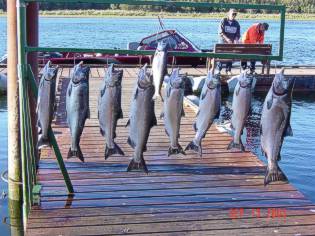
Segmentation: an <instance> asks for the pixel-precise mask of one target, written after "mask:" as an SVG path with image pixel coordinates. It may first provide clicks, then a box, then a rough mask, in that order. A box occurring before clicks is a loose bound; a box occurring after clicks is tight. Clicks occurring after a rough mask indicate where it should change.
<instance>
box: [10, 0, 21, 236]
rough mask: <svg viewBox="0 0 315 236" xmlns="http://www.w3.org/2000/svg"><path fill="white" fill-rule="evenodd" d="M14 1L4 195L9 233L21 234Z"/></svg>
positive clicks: (11, 28) (11, 8) (11, 12)
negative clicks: (5, 194)
mask: <svg viewBox="0 0 315 236" xmlns="http://www.w3.org/2000/svg"><path fill="white" fill-rule="evenodd" d="M16 10H17V9H16V1H15V0H11V1H8V2H7V51H8V59H7V71H8V77H7V78H8V82H7V83H8V85H7V103H8V197H9V203H8V208H9V216H10V225H11V227H10V230H11V235H14V236H18V235H23V221H22V217H23V214H22V203H23V195H22V185H21V180H22V176H21V155H20V136H19V88H18V72H17V64H18V58H17V55H18V49H17V12H16Z"/></svg>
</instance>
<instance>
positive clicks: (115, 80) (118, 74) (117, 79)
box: [105, 63, 123, 87]
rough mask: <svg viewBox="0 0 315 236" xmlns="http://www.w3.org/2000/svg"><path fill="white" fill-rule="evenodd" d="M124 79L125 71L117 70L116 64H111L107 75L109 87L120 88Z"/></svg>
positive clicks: (106, 79)
mask: <svg viewBox="0 0 315 236" xmlns="http://www.w3.org/2000/svg"><path fill="white" fill-rule="evenodd" d="M122 77H123V70H116V69H115V68H114V64H113V63H112V64H110V66H109V67H108V68H107V72H106V75H105V84H106V86H109V87H114V86H120V85H121V80H122Z"/></svg>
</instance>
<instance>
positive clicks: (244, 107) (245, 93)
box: [228, 69, 294, 185]
mask: <svg viewBox="0 0 315 236" xmlns="http://www.w3.org/2000/svg"><path fill="white" fill-rule="evenodd" d="M252 82H253V75H251V74H247V73H246V72H243V73H242V74H241V75H240V76H239V77H238V83H237V85H236V87H235V90H234V94H233V102H232V117H231V128H232V130H233V131H234V135H233V140H232V141H231V143H230V144H229V146H228V149H232V148H237V149H240V150H241V151H245V148H244V145H243V143H242V140H241V135H242V133H243V129H244V126H245V122H246V120H247V117H248V115H249V113H250V110H251V109H250V107H251V96H252V93H251V87H252ZM293 87H294V79H290V78H287V77H285V76H284V70H283V69H282V70H281V71H280V72H279V73H277V74H276V75H275V78H274V80H273V82H272V85H271V87H270V89H269V91H268V94H267V96H266V98H265V101H264V104H263V109H262V114H261V120H260V142H261V150H262V152H263V154H264V155H265V157H266V158H267V162H268V164H267V170H266V174H265V179H264V184H265V185H267V184H269V183H270V182H274V181H287V177H286V176H285V174H284V173H283V172H282V170H281V169H280V167H279V165H278V161H280V159H281V157H280V152H281V147H282V144H283V140H284V137H286V136H292V135H293V132H292V128H291V125H290V116H291V105H292V91H293Z"/></svg>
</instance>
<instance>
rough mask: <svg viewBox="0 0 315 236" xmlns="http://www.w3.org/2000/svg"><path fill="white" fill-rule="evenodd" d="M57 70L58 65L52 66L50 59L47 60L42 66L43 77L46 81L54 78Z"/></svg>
mask: <svg viewBox="0 0 315 236" xmlns="http://www.w3.org/2000/svg"><path fill="white" fill-rule="evenodd" d="M57 71H58V66H56V67H52V66H51V61H48V62H47V64H46V65H45V67H44V68H43V76H44V79H45V80H47V81H51V80H54V79H55V78H56V75H57Z"/></svg>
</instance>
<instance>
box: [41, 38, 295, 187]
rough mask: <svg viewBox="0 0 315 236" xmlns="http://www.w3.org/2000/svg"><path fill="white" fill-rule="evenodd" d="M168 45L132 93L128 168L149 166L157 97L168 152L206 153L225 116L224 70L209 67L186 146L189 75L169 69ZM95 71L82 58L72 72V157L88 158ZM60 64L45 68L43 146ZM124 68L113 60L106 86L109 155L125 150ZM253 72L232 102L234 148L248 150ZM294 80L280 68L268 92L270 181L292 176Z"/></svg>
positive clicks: (103, 121)
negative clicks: (287, 157)
mask: <svg viewBox="0 0 315 236" xmlns="http://www.w3.org/2000/svg"><path fill="white" fill-rule="evenodd" d="M166 58H167V47H166V45H165V44H164V43H160V44H159V46H158V48H157V50H156V53H155V57H154V59H153V63H152V69H151V70H149V69H148V68H147V65H145V66H143V67H142V68H141V69H140V70H139V73H138V78H137V82H136V87H135V90H134V93H133V96H132V101H131V109H130V114H129V120H128V125H129V137H128V140H127V142H128V144H129V145H130V146H131V147H132V148H133V149H134V154H133V157H132V159H131V161H130V163H129V165H128V168H127V170H128V171H131V170H143V171H145V172H148V169H147V166H146V164H145V160H144V158H143V152H145V151H146V150H147V147H146V144H147V140H148V138H149V134H150V130H151V128H152V127H153V126H155V125H156V124H157V120H156V116H155V107H154V106H155V102H154V101H155V99H157V98H158V97H160V98H161V100H162V101H163V113H162V114H161V118H163V120H164V124H165V132H166V134H167V135H168V137H169V139H170V147H169V150H168V155H172V154H179V153H181V154H185V151H187V150H192V151H195V152H197V153H198V154H199V156H202V139H203V138H204V137H205V135H206V133H207V131H208V129H209V128H210V126H211V125H212V124H213V122H214V121H215V119H218V118H219V116H220V106H221V82H220V75H219V74H215V75H213V74H212V73H211V72H209V73H208V75H207V78H206V81H205V83H204V85H203V88H202V92H201V95H200V101H199V110H198V113H197V116H196V121H195V122H194V124H193V128H194V130H195V133H196V134H195V137H194V138H193V140H192V141H191V142H190V143H189V144H188V145H187V146H186V148H185V151H184V150H183V148H182V147H181V146H180V144H179V142H178V139H179V137H180V135H179V134H180V123H181V117H182V116H184V110H183V98H184V79H183V78H184V76H183V75H181V74H180V71H179V69H174V70H173V71H172V73H171V75H170V76H168V75H167V65H166V64H167V63H166ZM89 71H90V68H89V67H88V66H85V65H83V63H79V64H78V65H76V66H75V67H74V68H73V70H72V73H71V77H70V82H69V85H68V88H67V92H66V112H67V123H68V126H69V128H70V134H71V146H70V148H69V151H68V158H71V157H77V158H79V159H80V160H81V161H82V162H84V156H83V154H82V151H81V149H80V145H79V144H80V137H81V134H82V132H83V128H84V125H85V121H86V119H87V118H89V116H90V111H89ZM57 72H58V68H57V67H53V66H51V64H50V62H48V63H47V65H46V66H45V67H44V69H43V75H42V78H41V81H40V85H39V96H38V104H37V114H38V122H37V124H38V134H39V139H38V148H39V149H41V148H42V147H45V146H49V145H50V143H49V136H48V130H49V128H50V125H51V121H52V119H53V113H54V107H55V106H54V100H55V89H56V82H55V79H56V76H57ZM122 78H123V70H119V69H116V68H114V65H110V66H109V67H108V69H107V72H106V75H105V78H104V80H103V83H102V86H101V88H100V93H99V99H98V119H99V124H100V133H101V134H102V136H104V137H105V140H106V147H105V154H104V156H105V159H107V158H108V157H109V156H111V155H113V154H119V155H124V152H123V151H122V150H121V148H120V147H119V146H118V145H117V144H116V143H115V141H114V139H115V137H116V126H117V121H118V119H121V118H123V112H122V109H121V81H122ZM252 81H253V75H251V74H248V73H246V72H243V73H241V74H240V75H239V77H238V83H237V85H236V87H235V90H234V94H233V103H232V110H233V113H232V117H231V127H232V129H233V131H234V135H233V140H232V141H231V143H230V144H229V146H228V149H232V148H237V149H240V150H241V151H244V150H245V148H244V145H243V144H242V141H241V135H242V133H243V129H244V126H245V122H246V119H247V117H248V115H249V112H250V105H251V84H252ZM163 82H164V83H165V84H166V86H165V89H164V98H163V97H162V93H161V89H162V84H163ZM293 84H294V82H293V80H289V79H287V78H286V77H285V76H284V75H283V70H282V71H281V72H280V73H278V74H276V76H275V79H274V81H273V83H272V86H271V88H270V90H269V92H268V94H267V96H266V100H265V102H264V106H263V111H262V117H261V147H262V151H263V153H264V154H265V156H266V157H267V159H268V167H267V173H266V176H265V181H264V183H265V184H268V183H270V182H272V181H278V180H287V178H286V176H285V175H284V174H283V172H282V171H281V169H280V168H279V166H278V161H279V160H280V151H281V146H282V143H283V139H284V137H285V136H287V135H292V129H291V126H290V114H291V94H292V88H293Z"/></svg>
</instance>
